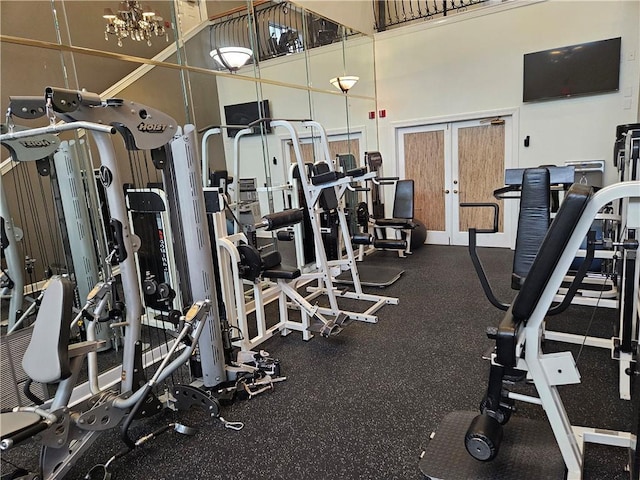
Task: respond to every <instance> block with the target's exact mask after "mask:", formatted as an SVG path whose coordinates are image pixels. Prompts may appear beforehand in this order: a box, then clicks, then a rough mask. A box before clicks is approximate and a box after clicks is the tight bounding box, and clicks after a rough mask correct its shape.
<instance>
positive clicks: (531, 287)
mask: <svg viewBox="0 0 640 480" xmlns="http://www.w3.org/2000/svg"><path fill="white" fill-rule="evenodd" d="M592 193H593V191H592V189H591V187H589V186H588V185H582V184H574V185H572V186H571V188H570V189H569V190H568V191H567V194H566V196H565V199H564V201H563V202H562V205H561V206H560V210H558V213H557V215H556V217H555V218H554V220H553V222H552V223H551V226H550V227H549V230H548V232H547V235H546V236H545V237H544V240H543V241H542V245H541V246H540V251H539V252H538V255H536V258H535V260H534V261H533V264H532V265H531V269H530V270H529V274H528V275H527V278H526V279H525V281H524V283H523V285H522V288H521V289H520V292H519V293H518V295H517V296H516V298H515V300H514V301H513V308H512V313H513V317H514V319H515V320H516V322H518V323H519V322H526V320H527V319H528V318H529V317H530V316H531V314H532V313H533V310H534V309H535V307H536V305H537V303H538V300H539V299H540V296H541V295H542V292H543V291H544V289H545V287H546V285H547V282H548V281H549V277H550V275H551V273H552V272H553V270H554V268H555V266H556V264H557V263H558V261H559V260H560V257H561V256H562V253H563V251H564V249H565V247H566V245H567V242H568V241H569V237H571V234H572V233H573V230H574V229H575V226H576V223H577V222H578V220H579V219H580V217H581V216H582V212H583V211H584V208H585V207H586V205H587V203H588V202H589V198H591V195H592Z"/></svg>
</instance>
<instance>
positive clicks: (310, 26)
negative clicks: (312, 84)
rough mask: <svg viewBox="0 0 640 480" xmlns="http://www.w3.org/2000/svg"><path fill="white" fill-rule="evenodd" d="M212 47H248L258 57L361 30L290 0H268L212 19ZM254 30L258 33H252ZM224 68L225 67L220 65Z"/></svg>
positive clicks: (306, 47) (332, 40) (331, 40)
mask: <svg viewBox="0 0 640 480" xmlns="http://www.w3.org/2000/svg"><path fill="white" fill-rule="evenodd" d="M212 22H213V23H212V25H211V26H210V30H209V40H210V43H211V49H213V48H216V47H228V46H234V47H246V48H251V49H252V50H253V55H254V59H258V60H259V61H263V60H267V59H270V58H275V57H280V56H283V55H290V54H293V53H298V52H303V51H305V50H309V49H312V48H316V47H320V46H323V45H329V44H331V43H335V42H340V41H342V39H343V38H345V37H350V36H354V35H359V33H358V32H356V31H355V30H352V29H350V28H347V27H344V26H342V25H339V24H337V23H334V22H332V21H330V20H327V19H325V18H323V17H320V16H318V15H315V14H313V13H311V12H309V11H307V10H304V9H302V8H300V7H298V6H295V5H292V4H290V3H286V2H284V3H280V2H279V3H276V2H265V3H261V4H257V6H255V7H254V10H253V12H251V13H247V11H246V10H245V11H242V12H236V13H233V14H230V15H226V16H224V17H222V18H218V19H214V20H212ZM250 32H254V34H255V35H250ZM219 68H222V67H219Z"/></svg>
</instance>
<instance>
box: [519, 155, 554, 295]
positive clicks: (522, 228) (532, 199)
mask: <svg viewBox="0 0 640 480" xmlns="http://www.w3.org/2000/svg"><path fill="white" fill-rule="evenodd" d="M550 189H551V183H550V173H549V170H547V169H546V168H528V169H526V170H525V171H524V175H523V178H522V192H521V195H520V213H519V216H518V233H517V235H516V250H515V252H514V254H513V271H512V275H511V288H513V289H520V286H521V284H522V282H523V281H524V279H525V277H526V276H527V274H528V273H529V269H530V268H531V264H532V263H533V260H534V259H535V258H536V254H537V253H538V250H539V248H540V245H541V244H542V240H543V239H544V236H545V235H546V233H547V230H548V229H549V211H550V210H549V209H550V200H549V190H550Z"/></svg>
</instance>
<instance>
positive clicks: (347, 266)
mask: <svg viewBox="0 0 640 480" xmlns="http://www.w3.org/2000/svg"><path fill="white" fill-rule="evenodd" d="M300 125H301V126H302V127H304V128H309V129H311V131H312V132H317V135H318V138H319V141H320V155H321V156H322V158H323V160H319V161H316V163H315V164H314V165H313V166H312V167H311V170H310V171H309V170H308V167H307V165H306V163H305V160H304V157H303V155H302V152H301V149H300V138H299V135H298V133H297V131H296V130H295V128H294V127H293V124H292V122H291V121H287V120H272V121H271V127H272V128H278V127H280V128H284V129H285V130H286V131H287V133H288V135H289V138H290V139H291V142H292V146H293V151H294V154H295V157H296V164H295V165H294V166H292V168H291V169H290V172H291V173H290V183H291V185H292V187H293V190H294V193H293V194H292V195H291V207H292V208H300V207H305V208H306V210H307V212H308V218H309V223H310V226H311V231H312V233H313V244H314V247H315V268H314V269H313V270H312V271H310V272H308V273H307V272H305V273H304V274H303V275H304V276H305V278H306V279H309V280H316V281H317V284H316V286H315V287H307V291H308V292H309V293H310V295H308V296H307V297H306V298H307V300H308V301H312V300H314V299H316V298H318V297H319V296H321V295H326V296H327V298H328V301H329V305H330V307H329V308H328V309H327V310H326V312H327V314H331V315H335V314H339V313H340V312H341V311H342V312H344V313H345V314H346V315H348V316H349V317H350V318H353V319H354V320H359V321H364V322H369V323H376V322H377V321H378V318H377V316H376V315H375V312H377V311H378V310H379V309H380V308H382V307H383V306H384V305H397V304H398V299H397V298H393V297H385V296H381V295H373V294H368V293H364V291H363V290H362V283H361V282H360V275H359V272H358V265H357V263H356V258H355V256H354V252H353V246H352V244H351V234H350V232H349V224H348V222H347V219H346V216H345V212H344V208H343V205H342V197H343V195H344V194H345V192H346V191H347V189H348V188H349V187H350V185H351V184H352V183H354V182H364V181H367V180H371V179H373V178H374V177H375V175H376V174H375V172H367V171H366V169H355V170H351V171H349V172H346V173H345V172H340V171H337V170H336V168H335V166H334V164H333V162H332V161H331V156H330V153H329V144H328V141H327V134H326V132H325V130H324V127H323V126H322V125H321V124H319V123H318V122H314V121H310V120H304V121H301V122H300ZM295 167H297V169H295V170H296V171H297V175H295V176H294V175H293V171H294V168H295ZM297 189H300V191H301V192H302V193H304V201H305V205H301V204H300V199H299V196H298V195H297V194H296V193H295V192H296V191H297ZM325 211H332V212H334V213H335V214H336V215H337V219H338V220H337V223H338V228H339V237H338V240H337V241H338V245H341V246H342V248H343V249H344V252H345V253H344V255H339V258H338V259H336V260H328V259H327V254H326V251H325V248H324V245H323V243H322V225H321V214H322V213H323V212H325ZM294 240H295V242H296V257H297V261H298V268H302V269H304V268H305V265H304V243H306V242H304V240H305V239H304V238H303V235H302V231H301V227H300V224H298V226H297V228H296V229H295V230H294ZM343 272H345V274H346V275H347V276H348V275H349V274H350V276H351V281H350V284H351V285H352V288H353V291H349V290H348V289H342V290H340V289H338V288H336V287H335V283H338V282H337V281H336V278H337V277H338V276H339V275H340V274H341V273H343ZM347 272H348V273H347ZM338 298H349V299H354V300H360V301H363V302H370V303H372V305H371V306H370V307H369V308H368V309H366V310H365V311H364V312H353V311H345V310H341V309H340V307H339V306H338V302H337V299H338Z"/></svg>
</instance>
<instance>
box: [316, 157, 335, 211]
mask: <svg viewBox="0 0 640 480" xmlns="http://www.w3.org/2000/svg"><path fill="white" fill-rule="evenodd" d="M330 170H331V169H330V168H329V165H328V164H327V162H318V163H315V164H314V165H313V174H314V175H320V174H321V173H327V172H328V171H330ZM318 201H319V203H320V206H321V207H322V209H323V210H326V211H329V210H335V209H336V208H338V197H337V196H336V190H335V188H334V187H328V188H324V189H323V190H322V193H321V194H320V198H319V200H318Z"/></svg>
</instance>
